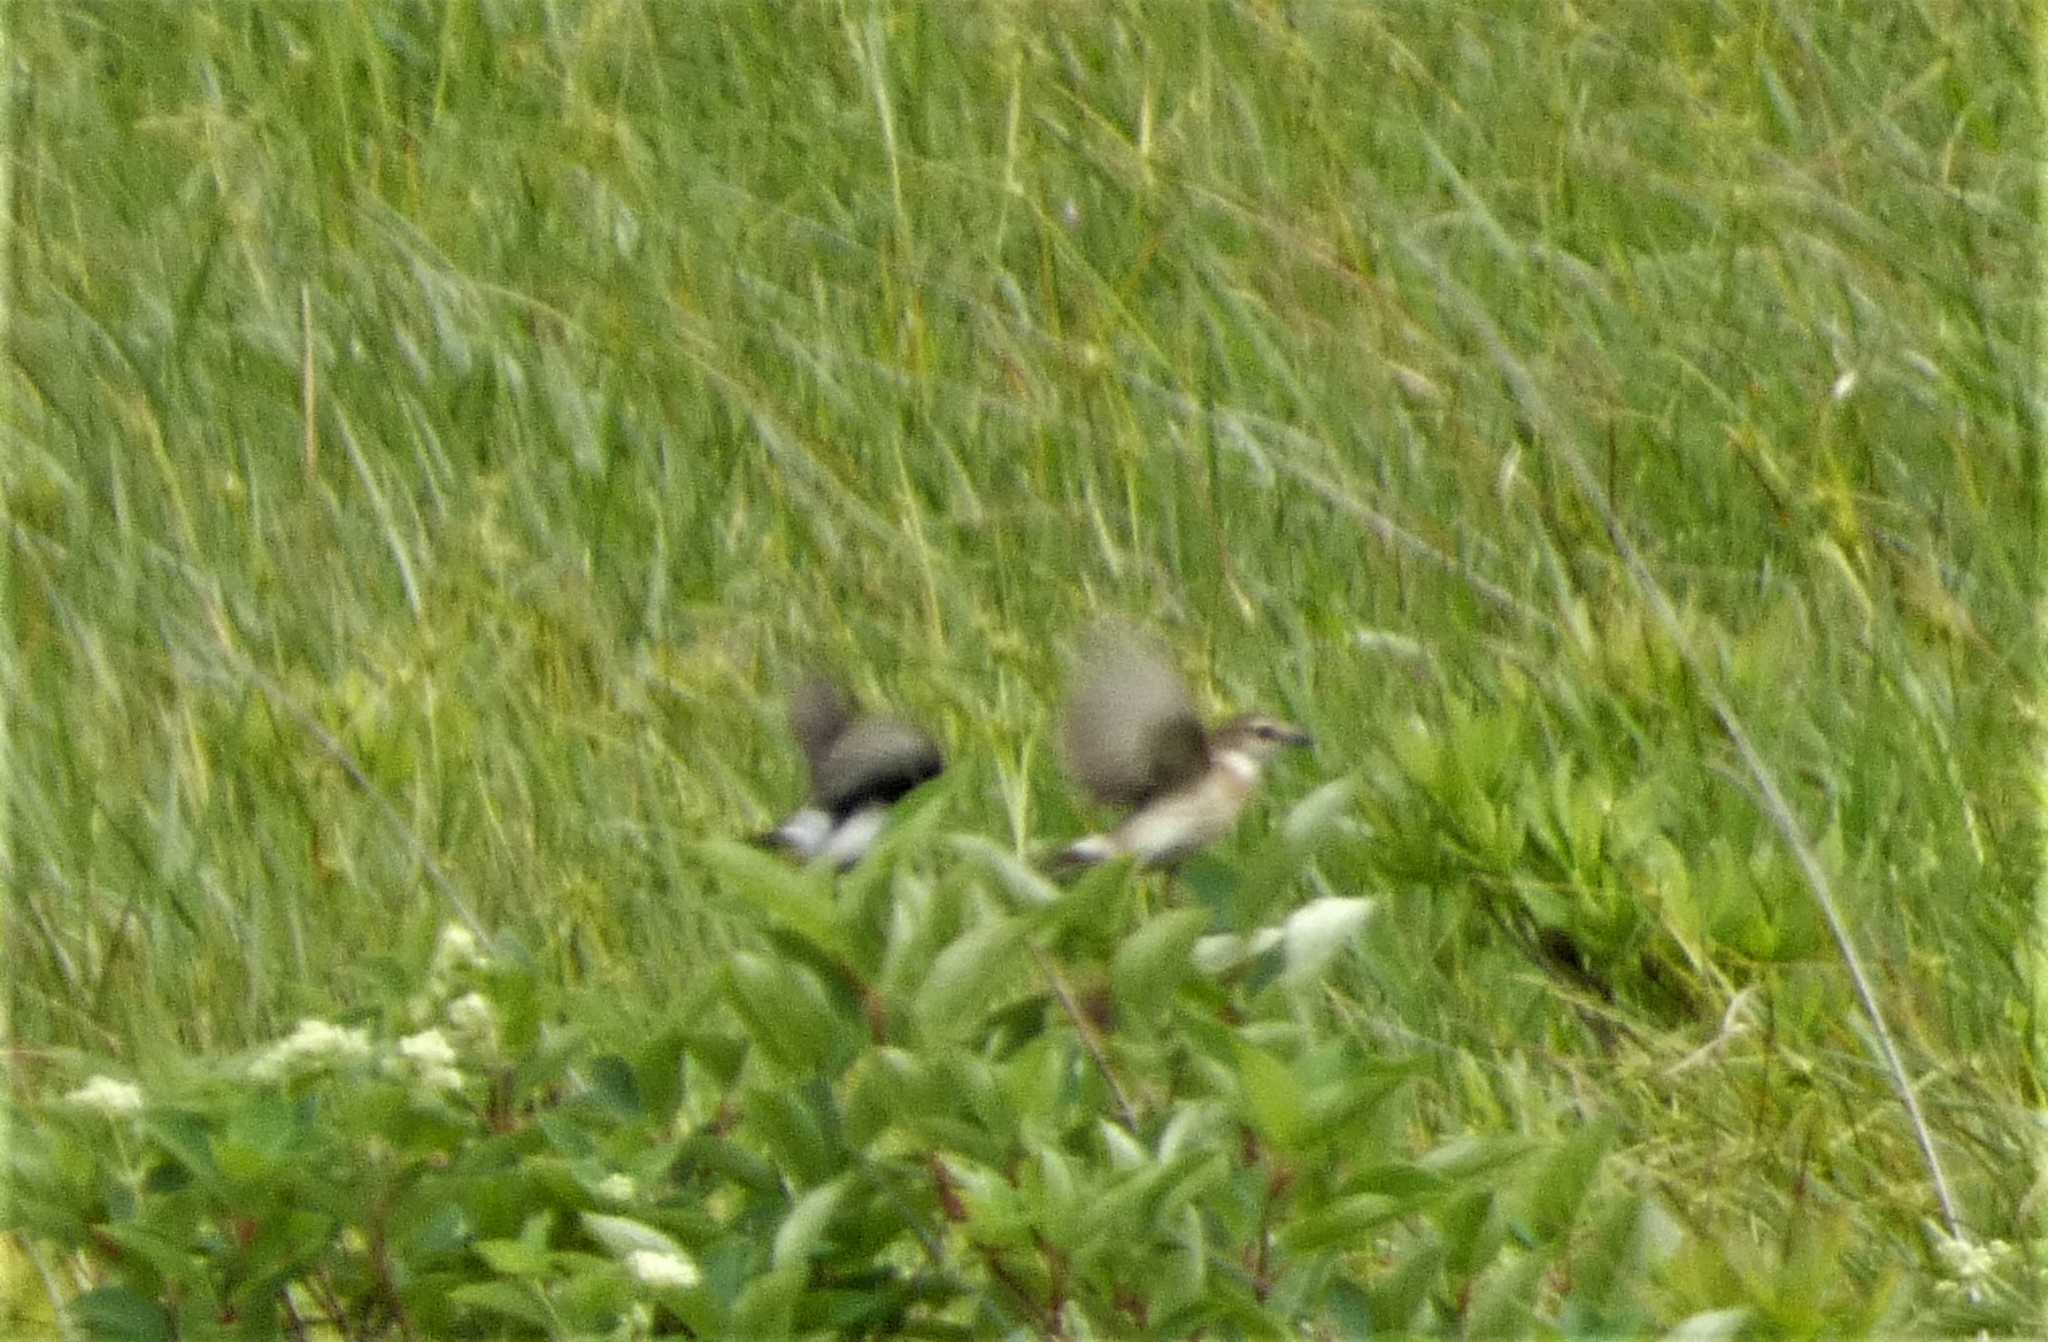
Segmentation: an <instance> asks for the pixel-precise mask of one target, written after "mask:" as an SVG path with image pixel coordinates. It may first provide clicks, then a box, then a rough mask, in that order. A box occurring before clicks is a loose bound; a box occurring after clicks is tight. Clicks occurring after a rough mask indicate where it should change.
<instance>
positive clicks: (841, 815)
mask: <svg viewBox="0 0 2048 1342" xmlns="http://www.w3.org/2000/svg"><path fill="white" fill-rule="evenodd" d="M789 729H790V732H791V733H792V734H793V735H794V736H795V737H796V743H797V746H798V748H799V749H801V750H802V751H803V755H804V764H805V767H806V768H807V769H808V770H809V772H810V783H811V786H810V794H809V796H808V797H806V798H805V800H804V804H803V805H802V806H801V807H799V808H798V809H797V811H796V813H795V814H794V815H792V816H790V817H789V819H787V820H785V821H783V822H782V823H781V824H780V825H777V826H776V827H775V828H774V829H772V830H770V831H768V832H767V833H766V834H763V835H760V836H758V837H757V838H756V839H755V840H754V842H755V843H757V844H759V845H761V846H762V847H764V848H772V849H775V850H776V851H778V852H782V853H787V854H788V855H790V856H791V857H794V858H796V859H797V860H798V861H800V862H815V861H819V860H823V861H827V862H830V863H831V864H832V865H833V866H834V867H836V868H837V869H839V870H840V871H844V870H846V869H847V868H848V867H851V866H852V865H853V864H854V863H856V862H858V861H860V860H861V858H863V857H865V856H866V855H867V852H868V849H870V848H872V847H873V846H874V842H875V839H876V838H877V836H879V835H880V834H881V832H882V822H883V821H884V820H885V819H887V818H888V814H889V808H890V807H891V806H893V805H895V804H896V803H897V802H898V801H901V800H902V799H903V797H904V795H905V794H907V793H908V792H910V790H911V789H913V788H915V787H917V786H918V785H919V784H921V783H925V782H929V781H930V780H931V779H934V778H936V777H938V776H939V774H940V773H941V772H942V771H943V770H944V769H945V767H946V760H945V756H944V755H943V754H941V753H940V751H939V746H938V743H937V742H936V741H934V740H932V738H931V736H930V734H929V733H927V732H925V731H924V730H923V729H921V728H919V727H915V726H913V725H911V724H910V723H908V722H905V721H904V720H903V719H901V718H896V717H888V716H883V715H879V714H869V715H864V716H856V715H855V713H854V709H853V699H852V697H851V696H849V695H848V694H847V692H846V689H845V687H844V686H842V685H841V684H840V683H839V682H838V681H836V680H833V679H831V678H829V677H826V676H814V677H812V678H811V679H809V680H806V681H805V682H804V683H803V684H802V685H800V686H798V687H797V690H796V693H795V694H793V695H791V696H790V701H789Z"/></svg>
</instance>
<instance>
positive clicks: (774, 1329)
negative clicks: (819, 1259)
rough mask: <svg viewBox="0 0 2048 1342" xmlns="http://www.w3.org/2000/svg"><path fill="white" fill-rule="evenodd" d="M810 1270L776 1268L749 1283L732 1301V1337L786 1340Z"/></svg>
mask: <svg viewBox="0 0 2048 1342" xmlns="http://www.w3.org/2000/svg"><path fill="white" fill-rule="evenodd" d="M808 1272H809V1269H808V1268H805V1267H802V1266H795V1267H785V1268H777V1269H776V1270H775V1271H773V1272H764V1273H762V1274H761V1275H760V1276H758V1277H756V1278H754V1279H753V1280H752V1281H750V1282H748V1283H747V1285H746V1289H744V1290H742V1291H741V1292H740V1295H739V1299H738V1300H736V1301H734V1302H733V1311H732V1326H731V1328H730V1329H729V1330H728V1336H731V1337H789V1336H791V1335H793V1333H794V1331H795V1330H794V1329H793V1328H792V1327H791V1326H790V1325H791V1323H792V1321H793V1320H794V1318H795V1315H796V1304H797V1301H798V1300H799V1299H801V1298H802V1296H803V1293H804V1282H805V1280H806V1278H807V1276H808Z"/></svg>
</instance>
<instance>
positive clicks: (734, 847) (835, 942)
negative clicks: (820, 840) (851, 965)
mask: <svg viewBox="0 0 2048 1342" xmlns="http://www.w3.org/2000/svg"><path fill="white" fill-rule="evenodd" d="M694 852H695V853H696V855H697V857H698V858H699V859H700V860H702V861H703V863H704V864H705V865H706V866H708V867H710V868H711V869H712V870H713V871H714V872H716V873H718V874H719V875H720V876H723V877H724V878H725V887H726V888H727V889H729V890H730V891H731V892H733V893H734V894H736V895H737V896H738V897H739V898H740V900H741V901H743V902H744V903H745V904H746V905H747V906H749V907H751V908H753V909H755V910H757V911H758V912H760V913H763V914H766V915H767V916H768V917H770V918H772V919H774V920H776V921H778V922H780V923H781V924H782V925H783V926H785V927H787V928H789V930H791V931H792V932H795V933H796V934H797V935H798V936H801V937H803V938H804V939H805V940H807V941H809V942H810V943H811V944H812V945H813V946H815V947H817V948H818V950H820V951H822V952H823V953H824V954H826V955H829V956H832V957H833V958H835V959H839V960H849V961H850V960H852V959H853V958H854V947H853V939H852V938H851V937H850V936H848V935H847V932H846V929H845V928H844V927H842V926H841V925H840V921H839V911H838V909H837V908H836V907H835V906H834V904H833V902H832V894H831V887H830V886H829V885H827V884H826V883H825V880H824V878H823V877H822V875H821V874H819V873H817V872H812V871H806V870H803V869H801V868H798V867H792V866H791V865H789V863H787V862H785V861H783V860H782V859H781V858H779V857H776V856H775V855H774V854H772V853H767V852H763V851H762V850H761V849H759V848H756V847H754V846H753V845H752V844H745V843H739V842H737V841H735V840H732V839H713V840H710V841H708V842H706V843H700V844H698V845H697V846H696V848H695V849H694Z"/></svg>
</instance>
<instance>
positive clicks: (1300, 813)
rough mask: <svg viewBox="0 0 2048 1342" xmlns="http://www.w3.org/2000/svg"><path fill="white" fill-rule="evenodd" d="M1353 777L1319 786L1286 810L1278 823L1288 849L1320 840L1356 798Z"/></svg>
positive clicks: (1356, 788)
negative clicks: (1285, 814) (1285, 815)
mask: <svg viewBox="0 0 2048 1342" xmlns="http://www.w3.org/2000/svg"><path fill="white" fill-rule="evenodd" d="M1359 782H1360V780H1359V778H1358V776H1357V775H1356V774H1346V775H1345V776H1344V777H1342V778H1339V779H1336V780H1334V781H1332V782H1328V783H1325V784H1323V785H1322V786H1321V787H1319V788H1317V789H1316V790H1315V791H1313V792H1311V793H1309V794H1308V795H1307V796H1306V797H1303V798H1302V799H1301V800H1300V801H1298V802H1296V803H1295V804H1294V805H1293V806H1292V807H1289V808H1288V811H1287V818H1286V819H1284V820H1282V821H1281V822H1280V835H1281V837H1282V838H1283V839H1285V840H1286V841H1287V843H1288V845H1289V846H1290V847H1293V848H1296V849H1302V848H1308V847H1310V846H1311V845H1313V844H1315V843H1316V842H1317V841H1318V840H1320V839H1321V838H1322V837H1323V835H1324V834H1325V833H1327V832H1328V831H1329V830H1330V829H1331V828H1332V827H1333V826H1334V825H1335V824H1336V822H1337V820H1338V819H1339V818H1340V817H1341V816H1342V815H1343V814H1344V812H1345V811H1346V810H1348V809H1349V808H1350V806H1351V803H1352V801H1353V799H1354V798H1356V797H1357V796H1358V789H1359Z"/></svg>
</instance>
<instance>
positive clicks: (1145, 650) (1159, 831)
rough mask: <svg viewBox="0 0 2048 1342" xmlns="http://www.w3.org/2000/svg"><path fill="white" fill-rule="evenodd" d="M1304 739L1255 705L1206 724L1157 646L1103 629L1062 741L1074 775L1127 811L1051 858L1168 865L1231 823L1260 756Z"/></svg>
mask: <svg viewBox="0 0 2048 1342" xmlns="http://www.w3.org/2000/svg"><path fill="white" fill-rule="evenodd" d="M1312 744H1314V742H1313V740H1312V739H1311V738H1310V736H1309V734H1308V733H1307V732H1305V731H1303V730H1302V729H1301V728H1299V727H1296V726H1294V725H1292V724H1291V723H1286V722H1282V721H1280V720H1279V719H1277V718H1271V717H1267V716H1265V715H1263V714H1259V713H1247V714H1244V715H1242V716H1240V717H1235V718H1232V719H1230V720H1229V721H1228V722H1225V723H1223V724H1222V725H1221V726H1219V727H1217V728H1216V729H1215V730H1214V731H1208V730H1205V729H1204V728H1203V726H1202V720H1201V718H1200V716H1198V715H1197V713H1196V711H1195V704H1194V700H1193V699H1192V698H1191V697H1190V696H1189V694H1188V688H1187V684H1186V683H1185V682H1184V681H1183V680H1182V679H1181V678H1180V675H1179V674H1178V673H1177V672H1176V671H1175V670H1174V669H1173V666H1172V665H1171V664H1170V663H1169V662H1168V661H1167V660H1166V658H1165V656H1164V655H1163V654H1162V653H1160V651H1159V650H1158V649H1157V648H1156V647H1155V646H1153V645H1152V644H1151V643H1150V642H1149V641H1147V640H1144V639H1142V638H1140V637H1139V636H1138V635H1136V634H1134V633H1132V632H1131V631H1129V630H1126V629H1120V628H1117V629H1110V630H1106V631H1104V632H1102V633H1100V634H1098V635H1097V636H1096V637H1095V638H1094V640H1093V641H1092V645H1091V646H1090V648H1089V650H1088V653H1087V655H1086V656H1085V658H1084V660H1083V662H1082V665H1081V668H1080V672H1079V675H1078V677H1077V679H1076V682H1075V686H1074V689H1073V691H1072V693H1071V695H1070V696H1069V698H1068V701H1067V709H1066V720H1065V722H1064V723H1063V724H1062V727H1061V745H1062V747H1063V749H1064V753H1065V755H1066V761H1067V770H1068V772H1069V773H1071V774H1072V775H1073V777H1074V779H1075V781H1076V782H1078V783H1079V784H1080V785H1081V787H1082V788H1083V789H1084V790H1086V791H1087V792H1088V793H1089V794H1090V795H1092V796H1093V797H1094V798H1095V799H1096V800H1097V801H1100V802H1102V803H1104V804H1105V805H1108V806H1115V807H1123V808H1127V809H1128V811H1129V814H1128V815H1127V816H1126V817H1125V818H1124V821H1123V823H1122V824H1120V825H1118V826H1117V827H1116V828H1114V829H1112V830H1108V831H1106V832H1104V833H1101V834H1091V835H1089V836H1088V837H1087V838H1085V839H1082V840H1080V841H1079V842H1078V843H1075V844H1072V845H1070V846H1069V847H1067V848H1066V849H1064V850H1063V851H1061V852H1060V853H1059V854H1058V855H1057V856H1056V857H1055V858H1054V859H1053V862H1052V866H1053V867H1054V869H1055V870H1071V869H1073V868H1076V867H1085V866H1092V865H1093V864H1095V863H1098V862H1107V861H1110V860H1112V859H1114V858H1120V857H1133V858H1136V859H1137V860H1138V862H1139V863H1140V864H1142V865H1144V866H1149V867H1172V866H1175V865H1177V864H1179V863H1180V862H1181V861H1183V860H1184V859H1186V858H1188V857H1190V856H1192V855H1193V854H1194V853H1196V852H1198V851H1200V850H1201V849H1203V848H1206V847H1208V846H1209V845H1210V844H1212V843H1214V842H1216V841H1217V840H1218V839H1220V838H1222V837H1223V836H1224V835H1225V834H1227V833H1229V832H1230V829H1231V827H1232V826H1233V825H1235V824H1236V823H1237V817H1238V815H1239V813H1240V812H1242V811H1243V810H1244V805H1245V802H1246V801H1247V800H1249V799H1250V797H1251V794H1252V790H1253V788H1255V787H1256V786H1257V785H1258V782H1259V776H1260V774H1261V773H1262V772H1263V771H1264V769H1265V765H1266V762H1267V761H1268V760H1270V759H1271V758H1272V757H1273V756H1274V755H1275V754H1277V753H1279V752H1280V751H1281V750H1283V749H1285V748H1286V747H1288V746H1308V745H1312Z"/></svg>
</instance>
